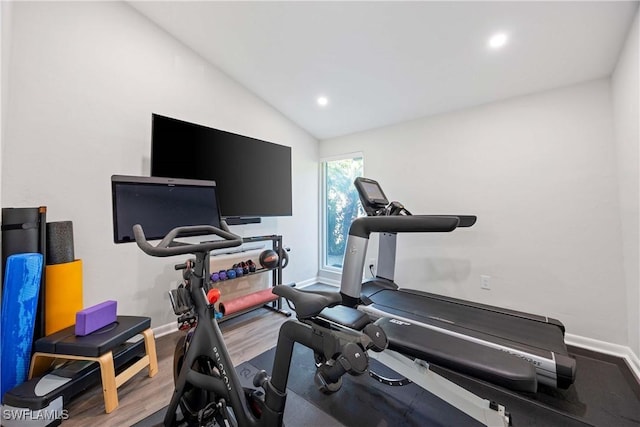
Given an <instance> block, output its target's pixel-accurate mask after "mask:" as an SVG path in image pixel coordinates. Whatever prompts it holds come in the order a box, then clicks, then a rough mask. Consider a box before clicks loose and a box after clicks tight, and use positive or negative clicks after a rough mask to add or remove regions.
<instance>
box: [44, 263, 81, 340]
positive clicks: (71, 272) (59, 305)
mask: <svg viewBox="0 0 640 427" xmlns="http://www.w3.org/2000/svg"><path fill="white" fill-rule="evenodd" d="M45 274H46V282H45V289H46V293H45V323H44V328H45V334H46V335H50V334H52V333H54V332H58V331H59V330H61V329H64V328H67V327H69V326H73V325H75V323H76V313H77V312H78V311H80V310H82V260H79V259H77V260H75V261H72V262H65V263H62V264H54V265H47V266H46V268H45Z"/></svg>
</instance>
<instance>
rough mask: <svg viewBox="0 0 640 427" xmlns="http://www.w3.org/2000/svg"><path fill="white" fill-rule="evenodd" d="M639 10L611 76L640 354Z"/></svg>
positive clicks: (633, 332)
mask: <svg viewBox="0 0 640 427" xmlns="http://www.w3.org/2000/svg"><path fill="white" fill-rule="evenodd" d="M639 37H640V35H639V34H638V14H636V19H635V22H634V24H633V26H632V28H631V31H630V32H629V36H628V37H627V41H626V44H625V47H624V49H623V50H622V53H621V55H620V59H619V60H618V64H617V66H616V69H615V71H614V73H613V76H612V78H611V82H612V83H611V86H612V98H613V118H614V123H615V143H616V145H615V148H616V154H617V161H618V186H619V187H618V191H619V194H620V214H621V222H622V243H623V248H624V251H623V256H624V273H625V281H626V287H627V289H626V290H627V310H628V324H629V347H630V348H631V349H632V350H633V351H634V352H635V354H636V356H637V357H638V358H640V276H639V274H638V273H639V272H640V265H639V264H638V262H639V260H640V253H639V251H638V242H639V240H640V228H639V223H640V214H639V209H638V206H639V202H638V196H639V194H640V188H639V187H640V185H639V183H640V176H639V175H638V169H639V164H640V150H639V146H640V132H639V130H638V120H640V110H639V109H638V99H639V98H640V85H639V83H638V80H639V78H640V69H639V66H638V65H639V63H640V58H639V57H638V51H639V50H640V46H639V43H638V39H639Z"/></svg>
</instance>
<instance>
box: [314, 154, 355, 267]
mask: <svg viewBox="0 0 640 427" xmlns="http://www.w3.org/2000/svg"><path fill="white" fill-rule="evenodd" d="M362 174H363V158H362V155H361V154H354V155H350V156H348V157H341V158H337V159H336V158H334V159H330V160H325V161H323V162H322V187H323V191H322V198H323V200H322V203H321V206H322V207H323V215H322V217H323V218H322V219H323V230H322V243H323V251H322V253H323V259H322V268H323V269H328V270H335V269H340V270H341V269H342V259H343V257H344V250H345V247H346V244H347V237H348V236H349V227H350V226H351V223H352V222H353V220H354V219H356V218H357V217H358V216H363V215H364V211H363V209H362V206H361V205H360V199H359V198H358V192H357V191H356V188H355V186H354V185H353V181H354V180H355V179H356V177H359V176H362Z"/></svg>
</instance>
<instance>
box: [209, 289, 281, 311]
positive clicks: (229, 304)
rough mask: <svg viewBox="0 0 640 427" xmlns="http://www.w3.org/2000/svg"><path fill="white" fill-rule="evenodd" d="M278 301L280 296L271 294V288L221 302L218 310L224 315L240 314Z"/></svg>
mask: <svg viewBox="0 0 640 427" xmlns="http://www.w3.org/2000/svg"><path fill="white" fill-rule="evenodd" d="M277 299H278V296H277V295H275V294H274V293H273V292H271V288H269V289H264V290H262V291H258V292H253V293H251V294H247V295H244V296H241V297H239V298H234V299H232V300H229V301H225V302H221V303H220V304H219V305H218V309H219V310H220V313H222V314H223V315H229V314H233V313H239V312H241V311H244V310H248V309H250V308H252V307H255V306H258V305H261V304H266V303H268V302H271V301H275V300H277Z"/></svg>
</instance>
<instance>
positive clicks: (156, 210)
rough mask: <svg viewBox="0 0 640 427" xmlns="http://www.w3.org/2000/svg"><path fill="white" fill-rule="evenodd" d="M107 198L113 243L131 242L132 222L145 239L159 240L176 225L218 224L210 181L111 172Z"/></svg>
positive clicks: (217, 210) (213, 192) (216, 207)
mask: <svg viewBox="0 0 640 427" xmlns="http://www.w3.org/2000/svg"><path fill="white" fill-rule="evenodd" d="M111 198H112V204H113V241H114V242H115V243H126V242H133V241H135V238H134V236H133V226H134V225H136V224H140V225H141V226H142V229H143V230H144V234H145V236H146V238H147V240H159V239H162V238H164V236H166V235H167V234H168V233H169V231H171V230H172V229H174V228H176V227H182V226H188V225H212V226H214V227H218V228H219V227H220V211H219V209H218V198H217V195H216V184H215V182H212V181H199V180H187V179H175V178H156V177H137V176H124V175H113V176H112V177H111ZM183 236H184V235H183Z"/></svg>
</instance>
